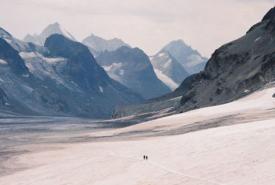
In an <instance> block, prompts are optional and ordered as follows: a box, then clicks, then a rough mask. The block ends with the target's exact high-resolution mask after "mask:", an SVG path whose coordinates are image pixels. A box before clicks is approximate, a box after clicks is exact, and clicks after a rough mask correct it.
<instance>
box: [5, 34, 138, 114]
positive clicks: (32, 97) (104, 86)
mask: <svg viewBox="0 0 275 185" xmlns="http://www.w3.org/2000/svg"><path fill="white" fill-rule="evenodd" d="M0 70H1V74H0V102H1V103H0V109H1V111H5V112H15V113H18V114H24V115H67V116H84V117H93V118H106V117H110V116H111V114H112V112H113V110H114V109H115V107H118V106H122V105H126V104H133V103H138V102H141V101H142V100H143V99H142V97H140V96H139V95H138V94H136V93H134V92H132V91H131V90H130V89H128V88H127V87H125V86H123V85H121V84H119V83H118V82H116V81H114V80H112V79H111V78H110V77H109V76H108V75H107V73H106V72H105V71H104V69H103V68H101V67H100V66H99V65H98V64H97V63H96V61H95V59H94V57H93V55H92V54H91V53H90V51H89V49H88V48H87V47H86V46H85V45H83V44H81V43H79V42H75V41H73V40H71V39H69V38H67V37H65V36H63V35H59V34H53V35H51V36H50V37H48V38H47V39H46V41H45V46H44V47H43V46H37V45H35V44H33V43H26V42H23V41H20V40H18V39H15V38H14V37H12V35H11V34H9V33H8V32H7V31H5V30H4V29H0Z"/></svg>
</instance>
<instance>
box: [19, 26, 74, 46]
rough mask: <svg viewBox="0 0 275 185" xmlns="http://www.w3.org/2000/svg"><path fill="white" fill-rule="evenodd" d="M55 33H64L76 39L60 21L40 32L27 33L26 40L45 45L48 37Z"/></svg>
mask: <svg viewBox="0 0 275 185" xmlns="http://www.w3.org/2000/svg"><path fill="white" fill-rule="evenodd" d="M53 34H60V35H63V36H65V37H67V38H69V39H71V40H74V41H75V40H76V39H75V38H74V36H73V35H72V34H70V33H69V32H68V31H66V29H64V28H63V27H62V26H61V25H60V24H59V23H58V22H55V23H53V24H50V25H48V26H47V27H46V28H45V29H44V30H43V31H42V32H41V33H40V34H38V35H37V34H34V35H30V34H28V35H26V36H25V38H24V41H26V42H32V43H34V44H37V45H41V46H43V45H44V43H45V41H46V39H47V38H48V37H49V36H51V35H53Z"/></svg>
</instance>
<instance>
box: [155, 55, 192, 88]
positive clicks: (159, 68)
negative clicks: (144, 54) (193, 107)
mask: <svg viewBox="0 0 275 185" xmlns="http://www.w3.org/2000/svg"><path fill="white" fill-rule="evenodd" d="M150 60H151V63H152V65H153V67H154V71H155V73H156V75H157V76H158V78H159V79H160V80H161V81H162V82H163V83H165V84H166V85H167V86H168V87H170V89H171V90H175V89H176V88H177V87H178V86H179V85H180V84H181V83H182V81H183V80H184V79H185V78H186V77H187V76H189V74H188V73H187V72H186V70H185V69H184V68H183V67H182V66H181V65H180V64H179V63H178V61H177V60H176V59H175V58H174V57H172V56H171V55H170V54H169V53H168V52H166V51H161V52H159V53H157V54H156V55H154V56H152V57H151V58H150Z"/></svg>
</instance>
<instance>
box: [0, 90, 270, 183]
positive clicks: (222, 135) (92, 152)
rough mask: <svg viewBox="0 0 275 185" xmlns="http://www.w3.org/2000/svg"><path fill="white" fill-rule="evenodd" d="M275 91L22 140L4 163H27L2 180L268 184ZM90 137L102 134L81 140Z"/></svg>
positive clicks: (32, 181) (6, 181)
mask: <svg viewBox="0 0 275 185" xmlns="http://www.w3.org/2000/svg"><path fill="white" fill-rule="evenodd" d="M274 92H275V88H274V87H272V88H267V89H263V90H261V91H258V92H256V93H254V94H252V95H250V96H248V97H246V98H243V99H241V100H238V101H235V102H232V103H229V104H225V105H220V106H215V107H208V108H203V109H199V110H195V111H190V112H187V113H183V114H179V115H174V116H170V117H166V118H162V119H158V120H154V121H150V122H146V123H143V124H138V125H134V126H130V127H127V128H122V129H111V130H107V131H101V132H93V133H90V134H89V133H83V134H82V135H81V134H80V135H78V137H77V138H85V139H84V140H83V141H85V143H79V140H77V141H78V143H77V144H63V143H61V144H52V143H51V144H50V145H47V144H39V146H34V145H31V146H29V147H25V148H23V149H28V151H29V152H28V153H26V154H24V155H21V156H17V158H16V160H10V161H9V163H6V166H7V167H14V166H20V167H21V168H24V167H26V169H24V170H22V171H15V173H13V174H10V175H6V176H2V177H0V185H29V184H36V185H46V184H71V185H86V184H91V185H120V184H125V183H127V185H144V184H158V185H171V184H184V185H243V184H249V185H259V184H260V185H271V184H273V183H274V180H275V176H274V171H275V166H274V163H275V158H274V153H275V145H274V139H275V134H274V133H275V117H274V109H275V99H274V98H272V95H273V93H274ZM219 126H223V127H219ZM150 136H153V137H150ZM156 136H157V137H156ZM47 137H48V139H49V141H50V140H52V139H54V138H56V137H58V135H56V134H55V135H53V136H50V135H47V136H46V137H44V139H45V138H47ZM60 137H64V136H62V135H61V136H60ZM89 138H90V139H91V141H95V140H96V141H101V142H91V143H87V139H89ZM72 154H73V155H72ZM99 154H100V155H99ZM143 155H147V156H148V160H143ZM60 172H62V173H60Z"/></svg>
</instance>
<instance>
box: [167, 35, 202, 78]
mask: <svg viewBox="0 0 275 185" xmlns="http://www.w3.org/2000/svg"><path fill="white" fill-rule="evenodd" d="M162 51H166V52H168V53H170V55H172V56H173V57H174V58H175V59H176V60H177V61H178V62H179V63H180V64H181V65H182V66H183V68H184V69H185V70H186V71H187V72H188V73H189V74H194V73H198V72H200V71H202V70H203V69H204V66H205V64H206V62H207V59H206V58H205V57H203V56H201V54H200V53H199V52H198V51H196V50H194V49H193V48H191V47H190V46H188V45H187V44H186V43H185V42H184V41H183V40H175V41H172V42H170V43H169V44H167V45H166V46H165V47H164V48H163V49H162Z"/></svg>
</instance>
